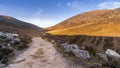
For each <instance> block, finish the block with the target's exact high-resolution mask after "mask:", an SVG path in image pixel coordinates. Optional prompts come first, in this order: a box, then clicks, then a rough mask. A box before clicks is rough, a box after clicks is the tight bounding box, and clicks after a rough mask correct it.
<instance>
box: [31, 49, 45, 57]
mask: <svg viewBox="0 0 120 68" xmlns="http://www.w3.org/2000/svg"><path fill="white" fill-rule="evenodd" d="M31 56H32V58H33V59H37V58H42V57H43V49H42V48H39V49H38V50H37V52H35V54H33V55H31Z"/></svg>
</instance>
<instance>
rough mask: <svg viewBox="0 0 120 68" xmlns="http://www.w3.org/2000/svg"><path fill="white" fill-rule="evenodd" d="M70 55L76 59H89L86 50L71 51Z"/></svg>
mask: <svg viewBox="0 0 120 68" xmlns="http://www.w3.org/2000/svg"><path fill="white" fill-rule="evenodd" d="M72 53H73V54H75V56H76V57H78V58H83V59H89V58H90V55H89V52H88V51H86V50H79V49H72Z"/></svg>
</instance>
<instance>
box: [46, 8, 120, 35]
mask: <svg viewBox="0 0 120 68" xmlns="http://www.w3.org/2000/svg"><path fill="white" fill-rule="evenodd" d="M119 14H120V8H118V9H115V10H109V11H108V10H104V11H101V10H100V11H91V12H86V13H83V14H79V15H77V16H74V17H72V18H70V19H68V20H66V21H64V22H62V23H60V24H58V25H55V26H53V27H51V29H52V28H53V29H52V30H50V31H48V32H47V33H50V34H53V35H90V36H120V15H119ZM71 22H74V23H71ZM48 29H49V28H48Z"/></svg>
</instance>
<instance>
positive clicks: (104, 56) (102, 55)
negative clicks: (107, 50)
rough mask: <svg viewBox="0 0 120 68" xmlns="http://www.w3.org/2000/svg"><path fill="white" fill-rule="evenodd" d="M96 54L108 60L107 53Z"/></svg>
mask: <svg viewBox="0 0 120 68" xmlns="http://www.w3.org/2000/svg"><path fill="white" fill-rule="evenodd" d="M97 55H98V56H99V57H100V58H102V59H103V60H106V61H108V59H107V55H106V54H102V53H97Z"/></svg>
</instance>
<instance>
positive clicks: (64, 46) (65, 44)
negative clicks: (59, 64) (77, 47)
mask: <svg viewBox="0 0 120 68" xmlns="http://www.w3.org/2000/svg"><path fill="white" fill-rule="evenodd" d="M67 45H68V43H63V44H60V46H61V47H62V48H66V46H67Z"/></svg>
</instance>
